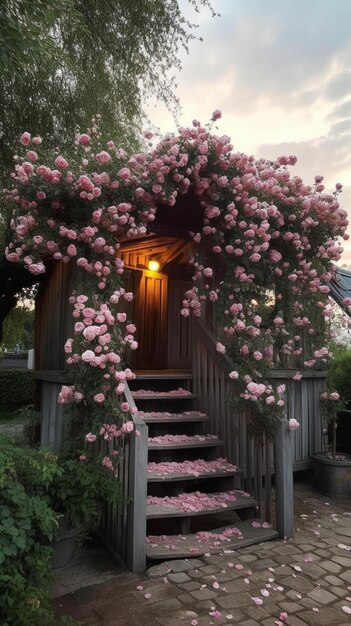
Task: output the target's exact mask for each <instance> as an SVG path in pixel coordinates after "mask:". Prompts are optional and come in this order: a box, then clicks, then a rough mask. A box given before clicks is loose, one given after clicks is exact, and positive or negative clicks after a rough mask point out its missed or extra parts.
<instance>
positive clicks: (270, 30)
mask: <svg viewBox="0 0 351 626" xmlns="http://www.w3.org/2000/svg"><path fill="white" fill-rule="evenodd" d="M216 9H218V10H219V11H220V13H221V18H215V19H212V18H209V19H207V20H205V21H204V22H203V23H202V24H201V35H202V36H203V40H204V42H203V44H202V45H199V46H196V47H195V46H192V48H191V54H190V56H189V57H188V58H185V59H184V61H183V68H184V72H183V75H182V85H183V88H184V92H185V93H186V92H188V93H189V94H190V93H194V92H195V93H194V95H195V96H196V97H198V95H199V89H198V88H197V85H202V89H205V90H206V86H207V90H208V89H210V90H211V92H212V93H217V94H218V97H219V98H220V99H221V106H222V107H223V108H226V109H227V108H229V107H230V108H231V110H234V111H236V112H238V113H243V112H248V111H250V110H254V109H255V107H256V105H257V103H259V102H262V101H264V102H266V103H267V104H268V105H269V104H271V105H272V104H273V105H275V104H276V102H277V98H279V102H280V104H281V106H284V107H286V108H287V109H289V108H290V109H291V108H294V107H296V106H304V105H306V100H309V104H312V103H313V102H315V101H316V100H318V99H319V98H321V97H326V98H334V97H336V95H337V94H339V95H340V96H341V95H344V93H345V89H346V87H345V85H344V83H343V80H345V78H346V77H347V74H348V71H349V67H348V64H347V61H346V58H347V55H346V51H347V50H348V49H349V45H350V29H349V24H350V21H351V3H350V2H349V1H348V0H338V4H337V10H336V9H335V8H333V5H332V4H331V3H330V0H308V2H306V0H294V1H292V0H290V2H281V0H268V1H266V2H262V0H250V1H249V2H247V0H236V1H235V2H233V1H232V0H226V1H224V0H222V1H219V0H217V2H216ZM344 57H345V58H344ZM345 64H346V65H345ZM335 72H337V75H336V76H334V74H335ZM223 80H225V81H226V84H227V89H226V90H225V93H224V94H223V95H222V94H221V91H220V89H221V85H222V83H223ZM326 81H327V84H326V85H325V82H326Z"/></svg>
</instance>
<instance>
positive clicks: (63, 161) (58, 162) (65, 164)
mask: <svg viewBox="0 0 351 626" xmlns="http://www.w3.org/2000/svg"><path fill="white" fill-rule="evenodd" d="M55 165H56V167H59V168H60V169H65V168H66V167H68V161H66V159H65V158H64V157H63V156H62V155H59V156H58V157H56V159H55Z"/></svg>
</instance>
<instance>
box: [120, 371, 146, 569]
mask: <svg viewBox="0 0 351 626" xmlns="http://www.w3.org/2000/svg"><path fill="white" fill-rule="evenodd" d="M124 397H125V399H126V401H127V402H128V404H129V407H130V409H132V410H133V412H131V416H132V420H133V422H134V431H133V432H132V433H131V435H130V453H129V466H128V494H125V495H126V496H127V497H128V498H130V502H129V504H128V517H127V524H128V527H127V537H128V542H127V565H128V567H129V569H130V570H131V571H132V572H142V571H144V570H145V566H146V498H147V462H148V433H149V429H148V426H147V424H145V422H144V420H142V419H141V417H139V414H138V413H137V412H136V411H137V406H136V404H135V401H134V398H133V396H132V393H131V390H130V388H129V385H128V383H127V381H125V389H124Z"/></svg>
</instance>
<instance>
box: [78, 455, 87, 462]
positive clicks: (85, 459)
mask: <svg viewBox="0 0 351 626" xmlns="http://www.w3.org/2000/svg"><path fill="white" fill-rule="evenodd" d="M79 460H80V461H81V462H82V463H85V462H86V461H87V460H88V457H87V455H86V454H81V455H80V457H79Z"/></svg>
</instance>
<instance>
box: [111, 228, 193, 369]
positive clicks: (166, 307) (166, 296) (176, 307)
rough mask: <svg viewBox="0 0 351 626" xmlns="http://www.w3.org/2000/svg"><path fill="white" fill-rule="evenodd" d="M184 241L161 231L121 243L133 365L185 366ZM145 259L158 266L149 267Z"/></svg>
mask: <svg viewBox="0 0 351 626" xmlns="http://www.w3.org/2000/svg"><path fill="white" fill-rule="evenodd" d="M185 245H186V242H184V241H182V240H179V239H175V238H171V237H160V236H151V237H150V236H149V237H147V238H144V239H141V240H140V239H139V240H138V239H137V240H134V241H127V242H123V243H122V244H121V249H120V254H121V257H122V259H123V261H124V263H125V267H126V272H125V280H126V285H125V286H126V289H127V291H132V292H133V293H134V301H133V303H131V305H130V307H129V310H128V318H129V319H131V320H133V322H134V323H135V325H136V327H137V331H136V333H135V338H136V340H137V342H138V349H137V350H136V351H135V352H134V353H133V354H132V361H131V367H132V368H133V369H136V370H162V369H189V368H190V365H191V337H190V324H191V321H190V320H189V319H185V318H184V317H182V316H181V315H180V310H181V308H182V300H183V299H184V293H185V291H187V289H189V288H190V287H191V285H192V281H191V280H190V278H191V270H190V276H189V265H188V259H187V256H186V255H184V247H185ZM150 260H154V261H157V264H158V265H159V267H160V268H161V269H160V270H158V271H150V270H149V269H148V266H149V264H150Z"/></svg>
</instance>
